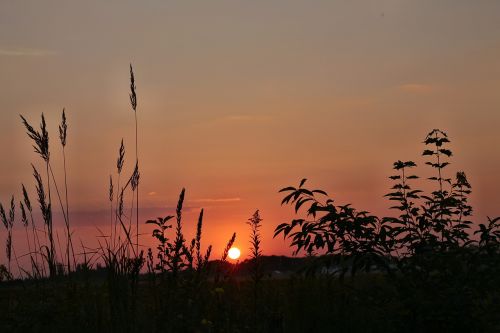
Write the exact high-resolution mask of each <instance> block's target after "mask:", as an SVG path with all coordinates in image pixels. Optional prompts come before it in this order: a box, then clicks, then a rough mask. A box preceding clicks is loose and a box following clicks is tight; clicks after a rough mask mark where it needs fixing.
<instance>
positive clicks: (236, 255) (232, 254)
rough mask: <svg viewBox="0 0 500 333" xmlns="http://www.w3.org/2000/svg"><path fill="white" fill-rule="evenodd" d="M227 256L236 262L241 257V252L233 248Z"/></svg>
mask: <svg viewBox="0 0 500 333" xmlns="http://www.w3.org/2000/svg"><path fill="white" fill-rule="evenodd" d="M227 255H228V257H229V258H231V259H233V260H236V259H238V258H239V257H240V255H241V251H240V249H238V248H237V247H232V248H230V249H229V252H228V253H227Z"/></svg>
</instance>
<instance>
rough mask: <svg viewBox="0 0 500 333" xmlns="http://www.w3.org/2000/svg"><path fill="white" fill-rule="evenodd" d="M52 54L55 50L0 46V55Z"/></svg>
mask: <svg viewBox="0 0 500 333" xmlns="http://www.w3.org/2000/svg"><path fill="white" fill-rule="evenodd" d="M54 55H56V52H54V51H50V50H43V49H28V48H12V49H9V48H0V57H47V56H54Z"/></svg>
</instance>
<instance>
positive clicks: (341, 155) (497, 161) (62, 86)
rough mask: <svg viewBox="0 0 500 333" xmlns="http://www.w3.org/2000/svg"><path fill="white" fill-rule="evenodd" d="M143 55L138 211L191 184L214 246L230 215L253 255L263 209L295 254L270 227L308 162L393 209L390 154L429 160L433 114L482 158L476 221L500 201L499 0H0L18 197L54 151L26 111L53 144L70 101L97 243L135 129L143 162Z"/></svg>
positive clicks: (362, 202) (165, 209)
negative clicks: (48, 150) (27, 130)
mask: <svg viewBox="0 0 500 333" xmlns="http://www.w3.org/2000/svg"><path fill="white" fill-rule="evenodd" d="M129 62H132V63H133V64H134V68H135V71H136V81H137V94H138V101H139V107H138V118H139V130H140V134H139V144H140V159H141V186H140V191H141V192H140V194H141V198H142V199H141V206H142V208H143V209H142V211H141V219H142V220H146V219H149V218H154V217H156V216H158V215H159V214H161V215H168V214H170V213H172V210H171V208H172V207H175V205H176V202H177V196H178V194H179V192H180V190H181V188H182V187H185V188H186V190H187V192H186V203H185V206H186V208H187V209H186V219H185V221H186V229H187V232H188V234H190V235H192V233H193V230H194V226H195V224H196V218H197V214H198V212H199V209H200V208H201V207H204V208H205V229H204V242H205V246H206V245H207V244H208V243H211V244H213V245H214V254H215V256H219V255H220V252H221V251H222V248H223V247H224V244H225V242H226V240H227V239H228V238H229V237H230V236H231V233H232V231H233V230H234V231H236V232H237V233H238V239H237V242H236V243H237V245H239V246H240V247H241V248H242V249H243V250H244V251H243V253H242V256H243V257H245V256H247V255H248V252H245V249H246V248H247V247H248V237H249V232H248V230H247V226H246V225H245V221H246V219H247V218H249V217H250V216H251V215H252V214H253V212H254V211H255V210H256V209H260V210H261V215H262V217H263V219H264V221H263V225H264V227H263V230H262V231H263V238H264V239H263V249H264V253H265V254H290V253H291V251H290V250H289V249H288V247H287V246H286V243H284V242H283V240H282V239H276V240H273V239H272V231H273V230H274V228H275V227H276V225H278V224H279V223H281V222H284V221H286V220H287V219H289V218H290V217H291V216H292V210H291V209H290V207H280V201H281V198H282V196H281V195H280V194H278V193H277V191H278V190H279V189H280V188H282V187H284V186H288V185H295V184H297V183H298V182H299V181H300V179H301V178H303V177H306V178H308V179H309V180H310V183H311V186H313V187H318V188H322V189H325V190H327V191H328V192H329V193H330V194H331V196H332V197H334V198H336V199H338V202H339V203H348V202H350V203H353V204H354V205H355V206H356V207H359V208H361V209H367V210H370V211H372V212H374V213H380V214H383V213H386V211H387V210H386V209H387V207H388V206H389V202H388V201H386V200H384V199H383V198H382V196H383V195H384V194H385V193H387V191H388V188H389V186H390V182H389V181H388V180H387V176H389V175H390V174H391V166H392V162H393V161H395V160H397V159H402V160H409V159H412V160H414V161H415V162H417V164H420V165H422V167H421V168H419V169H418V171H417V172H418V173H419V174H420V175H426V173H427V172H428V170H427V169H426V168H425V167H423V159H422V158H421V157H420V153H421V151H422V149H423V146H422V144H421V142H422V141H423V138H424V136H425V134H426V133H427V132H428V131H430V130H431V129H432V128H441V129H443V130H445V131H447V132H448V134H449V135H450V137H451V140H452V146H451V149H452V150H453V151H454V153H455V158H454V160H453V164H452V165H451V167H450V172H453V173H454V172H455V171H457V170H465V171H466V172H467V174H468V176H469V178H470V182H471V183H472V185H473V190H474V193H473V196H472V203H473V205H474V207H475V217H476V218H477V220H479V221H484V219H485V216H486V215H497V214H499V213H500V209H498V202H499V201H500V194H499V193H497V191H496V190H497V187H498V184H499V183H500V175H499V173H498V170H500V154H499V147H500V135H499V134H498V125H499V124H500V112H499V107H500V94H499V93H498V92H499V91H500V2H497V1H477V2H471V1H456V0H453V1H452V0H448V1H440V2H436V1H431V0H429V1H403V0H398V1H396V0H392V1H388V0H387V1H326V0H325V1H307V2H306V1H298V0H297V1H295V0H287V1H284V0H283V1H273V2H268V1H229V0H227V1H192V2H188V1H180V0H179V1H159V0H158V1H141V2H137V1H106V2H102V1H97V0H91V1H85V2H79V3H76V2H71V3H70V2H67V1H44V2H43V4H42V3H41V2H39V1H23V2H22V3H21V2H18V1H11V2H7V1H2V2H1V3H0V96H1V101H2V102H1V104H0V105H1V108H2V112H0V151H2V152H3V154H2V156H3V158H2V163H0V201H1V202H2V203H4V205H5V204H7V202H8V200H9V198H10V195H11V194H12V193H14V194H15V195H16V197H19V196H20V184H21V182H24V183H25V184H27V185H28V186H29V188H31V189H32V190H33V189H34V184H33V180H32V176H31V167H30V163H31V162H32V161H35V162H37V163H39V159H38V158H37V157H35V154H34V153H33V152H32V148H31V143H30V142H29V141H28V139H27V138H26V136H25V134H24V130H23V128H22V126H21V123H20V121H19V117H18V115H19V114H23V115H25V116H26V117H27V118H28V119H29V120H30V121H33V122H35V121H38V119H39V115H40V113H41V112H44V113H45V115H46V116H47V119H48V122H49V129H50V134H51V140H52V141H51V142H52V143H55V141H56V138H57V135H56V133H57V124H58V121H59V117H60V112H61V110H62V108H63V107H66V110H67V115H68V121H69V138H68V146H67V158H68V169H69V195H70V205H71V211H72V216H73V220H74V222H75V229H76V231H75V233H76V235H77V237H81V238H82V240H83V241H84V242H85V243H86V244H89V245H95V237H94V235H95V234H97V232H96V227H100V228H101V227H103V228H106V227H105V226H106V225H107V223H108V220H107V218H108V215H107V214H108V213H109V211H108V207H109V206H108V202H107V199H106V198H107V186H108V177H109V174H110V173H112V172H114V166H115V161H116V157H117V150H118V147H119V143H120V140H121V139H122V138H124V141H125V145H126V149H127V156H126V157H127V158H128V159H127V162H128V163H126V170H125V173H126V174H129V173H130V172H131V171H132V170H131V169H132V167H133V163H131V161H132V159H131V158H130V157H131V156H132V155H133V154H134V149H133V140H134V117H133V113H132V111H131V109H130V106H129V102H128V92H129V91H128V89H129V88H128V84H129V81H128V80H129V78H128V75H129V74H128V65H129ZM54 147H55V146H54ZM52 158H53V163H54V165H60V164H61V160H60V158H59V154H58V152H57V151H53V152H52ZM56 173H57V174H58V175H59V176H61V175H62V174H61V170H60V168H56ZM56 223H62V222H61V221H58V222H56ZM148 230H149V229H147V228H144V229H143V231H144V232H148ZM0 234H1V237H2V239H3V238H4V237H3V235H4V234H5V232H4V230H3V229H2V230H1V231H0ZM142 243H143V244H145V245H149V244H152V243H151V239H150V237H149V236H145V237H143V239H142ZM2 248H3V246H2ZM0 260H4V258H3V255H2V259H0Z"/></svg>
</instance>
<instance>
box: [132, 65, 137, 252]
mask: <svg viewBox="0 0 500 333" xmlns="http://www.w3.org/2000/svg"><path fill="white" fill-rule="evenodd" d="M135 89H136V86H135V77H134V70H133V68H132V64H130V105H131V106H132V109H133V110H134V119H135V161H136V162H135V163H136V164H135V166H136V170H137V174H138V173H139V144H138V129H137V128H138V125H137V95H136V93H135ZM134 191H136V192H135V195H136V233H137V234H136V253H138V252H139V177H138V176H137V185H136V188H135V190H134Z"/></svg>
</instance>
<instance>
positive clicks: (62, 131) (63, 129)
mask: <svg viewBox="0 0 500 333" xmlns="http://www.w3.org/2000/svg"><path fill="white" fill-rule="evenodd" d="M67 134H68V124H67V122H66V112H65V109H63V111H62V117H61V124H60V125H59V140H60V141H61V146H62V154H63V167H64V194H65V201H66V219H65V222H66V237H67V242H66V256H67V263H68V273H70V272H71V264H70V251H71V253H72V254H73V267H74V268H75V269H76V258H75V250H74V248H73V241H72V237H71V230H70V223H69V201H68V177H67V174H68V172H67V169H66V149H65V148H66V139H67ZM63 210H64V209H63Z"/></svg>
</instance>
